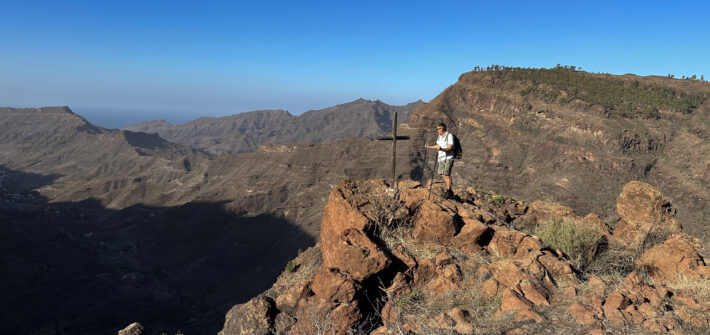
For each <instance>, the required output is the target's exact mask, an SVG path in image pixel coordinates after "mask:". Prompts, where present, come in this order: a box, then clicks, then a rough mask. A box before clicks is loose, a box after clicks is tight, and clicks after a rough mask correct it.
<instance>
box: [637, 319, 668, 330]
mask: <svg viewBox="0 0 710 335" xmlns="http://www.w3.org/2000/svg"><path fill="white" fill-rule="evenodd" d="M642 325H643V327H644V328H646V329H648V330H650V331H652V332H657V333H665V332H667V331H668V330H667V329H666V327H663V325H661V323H660V322H658V320H656V319H648V320H646V321H644V322H643V324H642Z"/></svg>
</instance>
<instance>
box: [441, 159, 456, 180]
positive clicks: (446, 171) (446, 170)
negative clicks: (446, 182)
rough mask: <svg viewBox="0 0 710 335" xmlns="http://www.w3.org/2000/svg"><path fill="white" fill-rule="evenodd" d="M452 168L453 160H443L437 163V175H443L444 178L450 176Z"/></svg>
mask: <svg viewBox="0 0 710 335" xmlns="http://www.w3.org/2000/svg"><path fill="white" fill-rule="evenodd" d="M453 166H454V160H453V159H445V160H443V161H441V162H439V169H438V170H439V174H443V175H445V176H450V175H451V168H452V167H453Z"/></svg>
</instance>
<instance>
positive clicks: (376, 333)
mask: <svg viewBox="0 0 710 335" xmlns="http://www.w3.org/2000/svg"><path fill="white" fill-rule="evenodd" d="M396 334H397V332H396V331H395V330H393V329H390V328H389V327H387V326H380V327H378V328H377V329H375V330H373V331H372V332H371V333H370V335H396Z"/></svg>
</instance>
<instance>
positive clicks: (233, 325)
mask: <svg viewBox="0 0 710 335" xmlns="http://www.w3.org/2000/svg"><path fill="white" fill-rule="evenodd" d="M276 314H277V309H276V304H275V303H274V300H273V299H271V298H269V297H266V296H258V297H256V298H254V299H251V300H249V301H248V302H246V303H244V304H241V305H235V306H234V307H232V309H230V310H229V312H227V316H226V318H225V320H224V328H223V329H222V331H220V332H219V334H220V335H247V334H254V335H270V334H272V333H273V328H274V319H275V318H276Z"/></svg>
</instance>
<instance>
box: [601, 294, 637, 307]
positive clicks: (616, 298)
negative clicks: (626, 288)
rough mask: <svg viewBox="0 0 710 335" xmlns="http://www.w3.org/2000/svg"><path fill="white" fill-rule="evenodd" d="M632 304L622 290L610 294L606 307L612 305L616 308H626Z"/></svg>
mask: <svg viewBox="0 0 710 335" xmlns="http://www.w3.org/2000/svg"><path fill="white" fill-rule="evenodd" d="M629 305H631V300H629V298H627V297H626V296H624V295H623V294H621V292H614V293H612V294H609V296H608V297H607V298H606V302H605V303H604V308H607V307H611V308H616V309H625V308H626V307H627V306H629Z"/></svg>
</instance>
